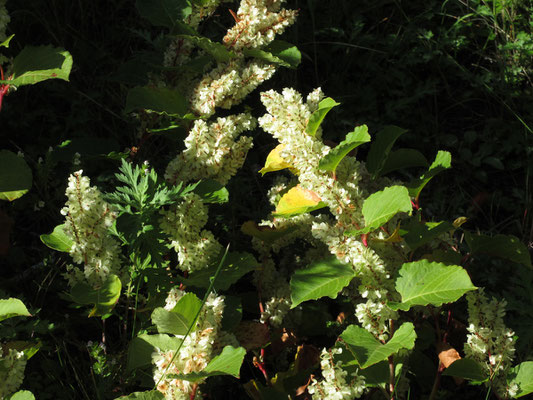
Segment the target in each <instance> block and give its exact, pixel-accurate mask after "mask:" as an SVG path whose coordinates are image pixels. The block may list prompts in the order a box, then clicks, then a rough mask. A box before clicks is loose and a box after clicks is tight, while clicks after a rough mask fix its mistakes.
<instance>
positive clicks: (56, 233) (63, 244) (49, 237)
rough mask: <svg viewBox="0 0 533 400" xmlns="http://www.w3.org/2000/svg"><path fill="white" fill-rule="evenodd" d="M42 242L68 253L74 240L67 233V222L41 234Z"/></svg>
mask: <svg viewBox="0 0 533 400" xmlns="http://www.w3.org/2000/svg"><path fill="white" fill-rule="evenodd" d="M40 238H41V242H43V243H44V244H45V245H47V246H48V247H50V248H51V249H53V250H57V251H63V252H65V253H68V252H69V251H70V249H71V248H72V244H73V243H74V241H73V240H72V239H71V238H70V237H69V236H68V235H67V234H66V233H65V224H62V225H58V226H56V227H55V228H54V230H53V231H52V233H44V234H42V235H41V236H40Z"/></svg>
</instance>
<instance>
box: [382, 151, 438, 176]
mask: <svg viewBox="0 0 533 400" xmlns="http://www.w3.org/2000/svg"><path fill="white" fill-rule="evenodd" d="M427 166H428V160H427V159H426V157H424V155H423V154H422V153H420V152H419V151H418V150H415V149H398V150H396V151H393V152H392V153H390V154H389V156H388V157H387V159H386V160H385V165H383V167H382V169H381V171H380V175H385V174H388V173H389V172H392V171H396V170H399V169H404V168H412V167H427Z"/></svg>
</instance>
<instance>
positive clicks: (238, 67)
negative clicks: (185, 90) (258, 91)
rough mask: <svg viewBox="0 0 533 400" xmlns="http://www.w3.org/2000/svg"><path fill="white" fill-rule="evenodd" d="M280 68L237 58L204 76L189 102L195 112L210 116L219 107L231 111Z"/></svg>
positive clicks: (257, 61)
mask: <svg viewBox="0 0 533 400" xmlns="http://www.w3.org/2000/svg"><path fill="white" fill-rule="evenodd" d="M275 70H276V67H275V66H274V65H272V64H268V63H266V62H264V61H260V60H251V61H248V62H246V61H245V60H244V58H243V57H237V58H234V59H232V60H230V61H228V62H226V63H222V64H219V65H218V66H217V67H216V68H214V69H213V70H211V71H210V72H209V73H208V74H206V75H204V76H203V77H202V79H201V80H200V82H199V83H198V84H197V85H196V86H195V87H194V89H193V90H192V92H191V94H190V97H189V101H190V103H191V108H192V109H193V111H194V112H196V113H198V114H200V115H203V116H206V117H209V116H211V115H213V114H214V113H215V108H216V107H221V108H224V109H230V108H231V107H232V106H234V105H236V104H239V103H240V102H241V101H242V100H243V99H244V98H245V97H246V96H247V95H248V94H249V93H251V92H252V91H253V90H254V89H255V88H257V87H258V86H259V85H260V84H261V83H263V82H264V81H266V80H268V79H270V78H271V77H272V75H274V72H275Z"/></svg>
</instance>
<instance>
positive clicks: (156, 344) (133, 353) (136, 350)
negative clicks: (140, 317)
mask: <svg viewBox="0 0 533 400" xmlns="http://www.w3.org/2000/svg"><path fill="white" fill-rule="evenodd" d="M181 342H182V339H180V338H177V337H174V336H168V335H163V334H160V335H147V334H143V335H139V336H137V337H136V338H134V339H133V340H132V341H131V342H130V344H129V348H128V363H127V370H128V371H131V370H133V369H135V368H141V367H144V366H147V365H151V364H152V353H153V352H154V351H156V349H159V350H161V351H170V350H174V351H175V350H177V349H178V347H179V346H180V344H181Z"/></svg>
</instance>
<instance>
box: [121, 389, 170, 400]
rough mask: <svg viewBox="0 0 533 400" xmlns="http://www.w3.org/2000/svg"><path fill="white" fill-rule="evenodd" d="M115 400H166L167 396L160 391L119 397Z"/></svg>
mask: <svg viewBox="0 0 533 400" xmlns="http://www.w3.org/2000/svg"><path fill="white" fill-rule="evenodd" d="M115 400H165V395H164V394H163V393H161V392H160V391H159V390H149V391H147V392H135V393H130V394H128V395H127V396H120V397H117V398H116V399H115Z"/></svg>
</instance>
